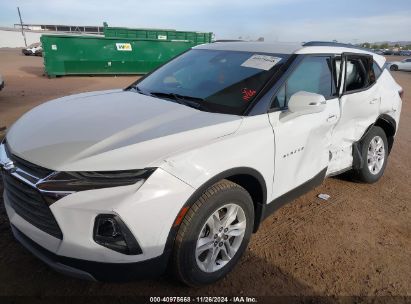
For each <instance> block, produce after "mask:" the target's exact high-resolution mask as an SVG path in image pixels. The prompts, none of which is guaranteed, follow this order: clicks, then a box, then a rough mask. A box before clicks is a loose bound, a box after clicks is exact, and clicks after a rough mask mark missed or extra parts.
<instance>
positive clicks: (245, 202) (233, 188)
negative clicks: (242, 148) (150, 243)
mask: <svg viewBox="0 0 411 304" xmlns="http://www.w3.org/2000/svg"><path fill="white" fill-rule="evenodd" d="M238 207H240V208H238ZM236 208H237V209H236ZM225 210H226V211H227V213H226V214H224V211H225ZM233 210H237V213H236V214H237V215H236V217H235V220H234V221H233V222H231V224H232V225H228V226H224V227H230V229H231V228H232V227H234V225H235V224H238V226H237V227H241V226H242V225H243V224H244V221H245V229H243V228H240V229H239V230H235V229H234V230H232V231H231V233H239V231H243V236H242V238H241V235H239V236H230V237H229V236H228V234H231V233H230V231H227V230H228V228H223V229H222V230H220V229H221V228H217V227H219V226H221V225H220V224H219V223H221V222H224V220H225V219H227V214H228V213H230V212H231V211H233ZM216 214H217V216H219V217H220V216H221V217H220V220H221V222H220V221H215V217H214V215H216ZM230 214H231V213H230ZM233 214H234V213H233ZM228 218H230V217H228ZM233 218H234V217H232V218H231V219H233ZM229 222H230V221H229ZM210 223H218V224H216V225H214V227H215V229H213V228H211V226H212V225H210ZM233 223H234V224H233ZM253 225H254V206H253V202H252V199H251V197H250V195H249V193H248V192H247V191H246V190H245V189H244V188H242V187H241V186H239V185H237V184H235V183H233V182H230V181H228V180H221V181H219V182H217V183H216V184H214V185H213V186H211V187H210V188H208V189H207V190H206V191H205V192H204V193H203V194H202V195H201V197H200V198H199V199H198V200H197V201H196V202H195V203H194V204H193V206H192V207H191V208H190V209H189V210H188V212H187V214H186V215H185V217H184V220H183V222H182V223H181V225H180V227H179V230H178V232H177V236H176V240H175V244H174V248H173V257H172V264H173V265H172V266H173V269H174V274H175V276H176V277H177V278H178V279H179V280H180V281H181V282H183V283H184V284H186V285H189V286H200V285H205V284H210V283H213V282H215V281H217V280H219V279H221V278H223V277H224V276H225V275H227V274H228V273H229V272H230V271H231V270H232V269H233V267H234V266H235V265H236V264H237V262H238V261H239V259H240V258H241V256H242V255H243V253H244V251H245V249H246V248H247V245H248V242H249V240H250V237H251V233H252V230H253ZM207 232H208V234H207ZM226 232H227V234H225V233H226ZM217 233H218V236H216V235H217ZM200 242H203V243H207V245H205V246H207V247H210V249H206V250H204V251H203V250H201V249H202V248H200V249H199V250H198V248H197V246H200V245H201V244H199V243H200ZM227 242H229V243H230V244H231V245H228V243H227ZM231 242H232V243H231ZM221 244H222V245H221ZM231 248H232V250H231ZM235 248H236V249H235ZM197 250H198V251H197ZM230 251H231V259H230V258H228V256H229V255H228V254H225V253H226V252H227V253H228V252H230ZM200 252H201V254H198V253H200ZM213 252H216V253H217V254H215V255H213ZM213 256H215V257H216V259H215V261H216V262H213V263H207V261H208V260H209V257H213ZM212 261H213V260H212Z"/></svg>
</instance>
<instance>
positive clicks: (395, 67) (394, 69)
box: [390, 64, 398, 71]
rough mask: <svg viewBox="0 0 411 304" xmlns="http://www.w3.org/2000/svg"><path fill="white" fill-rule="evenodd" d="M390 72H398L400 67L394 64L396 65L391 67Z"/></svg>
mask: <svg viewBox="0 0 411 304" xmlns="http://www.w3.org/2000/svg"><path fill="white" fill-rule="evenodd" d="M390 70H391V71H398V66H397V65H395V64H394V65H392V66H390Z"/></svg>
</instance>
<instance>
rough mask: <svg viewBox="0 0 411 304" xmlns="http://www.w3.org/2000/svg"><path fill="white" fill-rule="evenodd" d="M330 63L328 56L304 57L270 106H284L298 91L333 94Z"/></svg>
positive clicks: (328, 95)
mask: <svg viewBox="0 0 411 304" xmlns="http://www.w3.org/2000/svg"><path fill="white" fill-rule="evenodd" d="M333 88H334V84H333V80H332V63H331V58H330V57H320V56H308V57H305V58H304V59H303V60H302V61H301V63H300V64H299V65H298V66H297V68H296V69H295V70H294V71H293V72H292V73H291V75H290V76H289V77H288V79H287V80H286V82H285V84H284V85H283V86H282V87H281V89H280V90H279V91H278V93H277V95H276V96H275V97H274V100H273V103H272V106H271V108H284V107H285V106H286V105H287V103H288V100H289V99H290V97H291V96H292V95H293V94H294V93H297V92H299V91H306V92H311V93H317V94H321V95H323V96H324V97H325V98H327V97H330V96H332V95H333V92H332V91H333Z"/></svg>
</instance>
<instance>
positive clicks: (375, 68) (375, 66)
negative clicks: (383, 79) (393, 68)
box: [372, 61, 382, 79]
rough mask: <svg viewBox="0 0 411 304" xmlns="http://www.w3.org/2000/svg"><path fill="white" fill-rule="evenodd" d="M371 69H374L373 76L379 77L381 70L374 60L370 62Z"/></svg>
mask: <svg viewBox="0 0 411 304" xmlns="http://www.w3.org/2000/svg"><path fill="white" fill-rule="evenodd" d="M372 70H373V71H374V75H375V78H376V79H377V78H378V77H380V75H381V73H382V71H381V68H380V66H379V65H378V64H377V63H376V62H375V61H374V63H373V64H372Z"/></svg>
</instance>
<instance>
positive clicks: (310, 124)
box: [269, 56, 340, 205]
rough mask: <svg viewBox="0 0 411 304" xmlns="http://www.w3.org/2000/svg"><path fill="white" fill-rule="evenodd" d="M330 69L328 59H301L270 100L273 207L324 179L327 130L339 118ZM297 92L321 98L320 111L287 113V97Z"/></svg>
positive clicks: (326, 57)
mask: <svg viewBox="0 0 411 304" xmlns="http://www.w3.org/2000/svg"><path fill="white" fill-rule="evenodd" d="M334 70H335V69H334V58H333V57H332V56H305V57H303V59H302V60H301V62H300V63H299V64H298V65H297V66H296V67H295V69H294V70H293V71H292V72H291V74H290V75H289V77H287V79H286V81H285V83H284V84H283V85H282V87H281V88H280V89H279V90H278V92H277V94H276V96H275V97H274V100H273V104H272V109H271V113H269V119H270V123H271V125H272V128H273V132H274V138H275V155H274V158H275V172H274V180H273V192H272V198H273V199H277V200H278V202H277V203H276V202H275V201H274V204H276V205H277V204H278V205H281V204H282V203H283V202H285V201H287V200H290V199H293V198H294V197H296V196H298V195H299V194H301V193H300V192H304V189H305V188H307V187H308V189H310V188H311V187H313V186H314V184H316V183H320V182H322V180H323V178H324V177H325V172H326V169H327V166H328V163H329V159H330V158H329V147H330V143H331V131H332V128H333V127H334V125H335V124H336V122H337V121H338V118H339V115H340V109H339V100H338V96H337V94H336V86H337V85H336V77H333V75H334V74H335V71H334ZM301 91H305V92H311V93H316V94H320V95H323V96H324V97H325V101H324V102H325V106H324V105H322V108H323V110H322V111H320V112H315V113H308V114H307V113H306V112H304V113H301V114H299V113H290V111H289V109H288V102H289V100H290V97H291V96H292V95H293V94H295V93H297V92H301ZM313 106H315V105H313ZM293 190H295V191H293ZM298 190H300V191H298ZM282 201H283V202H282Z"/></svg>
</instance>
